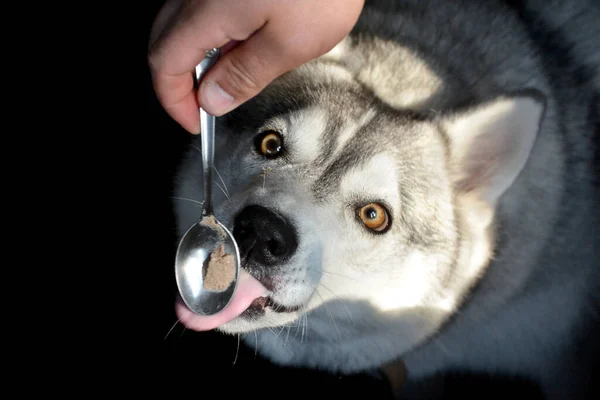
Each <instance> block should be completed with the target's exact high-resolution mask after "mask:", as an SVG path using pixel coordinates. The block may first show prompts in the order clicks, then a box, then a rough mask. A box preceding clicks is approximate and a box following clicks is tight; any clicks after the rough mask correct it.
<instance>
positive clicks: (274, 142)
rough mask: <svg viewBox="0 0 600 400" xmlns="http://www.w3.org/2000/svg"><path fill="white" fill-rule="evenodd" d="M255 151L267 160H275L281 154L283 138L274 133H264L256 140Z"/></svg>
mask: <svg viewBox="0 0 600 400" xmlns="http://www.w3.org/2000/svg"><path fill="white" fill-rule="evenodd" d="M257 139H258V140H257V142H256V150H257V151H258V152H259V153H260V154H261V155H263V156H265V157H267V158H276V157H279V156H280V155H281V153H282V152H283V138H282V137H281V135H280V134H279V132H276V131H266V132H264V133H263V134H262V135H260V136H259V137H258V138H257Z"/></svg>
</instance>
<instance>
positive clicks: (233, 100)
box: [198, 30, 309, 116]
mask: <svg viewBox="0 0 600 400" xmlns="http://www.w3.org/2000/svg"><path fill="white" fill-rule="evenodd" d="M297 55H298V53H297V54H296V55H295V56H291V55H290V52H288V51H286V50H285V47H284V46H283V45H282V44H281V43H279V42H278V41H276V40H273V39H272V38H271V37H269V35H268V33H267V32H266V31H264V30H259V31H257V32H256V33H255V34H254V35H253V36H251V37H250V38H249V39H247V40H245V41H243V42H240V43H238V45H237V46H235V47H234V48H233V49H231V50H229V51H227V52H225V53H224V54H223V55H222V56H221V58H220V59H219V60H218V61H217V63H216V64H215V65H214V67H213V68H211V69H210V70H209V71H208V72H207V73H206V75H205V77H204V78H203V79H202V82H201V84H200V88H199V90H198V102H199V103H200V106H201V107H202V108H204V109H205V110H206V111H207V112H208V113H210V114H212V115H215V116H221V115H223V114H226V113H228V112H229V111H231V110H233V109H235V108H236V107H238V106H239V105H240V104H242V103H244V102H246V101H247V100H249V99H251V98H252V97H254V96H256V95H257V94H258V93H259V92H260V91H262V90H263V89H264V88H265V86H267V85H268V84H269V83H271V81H273V80H274V79H275V78H277V77H278V76H279V75H282V74H283V73H285V72H287V71H289V70H291V69H293V68H295V67H297V66H298V65H300V64H302V63H303V62H305V61H308V59H309V58H308V57H307V58H306V59H301V58H299V57H298V56H297Z"/></svg>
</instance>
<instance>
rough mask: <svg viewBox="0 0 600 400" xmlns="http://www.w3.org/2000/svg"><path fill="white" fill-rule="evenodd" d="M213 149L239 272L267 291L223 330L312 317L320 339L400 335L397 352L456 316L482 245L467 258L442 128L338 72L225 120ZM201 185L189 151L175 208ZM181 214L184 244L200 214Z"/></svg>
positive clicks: (300, 77)
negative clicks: (474, 257)
mask: <svg viewBox="0 0 600 400" xmlns="http://www.w3.org/2000/svg"><path fill="white" fill-rule="evenodd" d="M216 137H217V140H218V144H217V148H216V151H215V156H216V170H215V174H214V178H215V185H216V186H215V189H214V191H213V193H214V194H215V196H216V199H215V214H216V216H217V218H218V219H219V220H221V221H222V222H223V223H224V224H225V225H226V226H228V227H230V229H231V230H232V231H233V233H234V235H235V237H236V239H237V242H238V246H239V249H240V254H241V257H242V266H243V268H244V269H245V270H246V271H248V272H249V273H250V274H251V275H253V276H254V277H255V278H256V279H258V280H259V281H260V282H261V283H262V284H263V285H264V286H265V287H266V288H267V289H268V298H267V299H263V300H262V301H255V302H254V303H253V305H252V306H251V307H250V308H249V309H248V310H247V311H246V312H244V313H243V314H242V315H240V316H239V317H237V318H235V319H233V320H232V321H229V322H227V323H226V324H224V325H222V326H220V327H219V328H218V329H220V330H222V331H224V332H229V333H244V332H251V331H257V330H261V329H263V328H274V327H281V326H293V325H294V324H297V323H298V321H301V320H302V318H301V317H303V316H305V315H310V318H311V319H310V321H309V322H308V323H307V324H306V325H307V329H311V330H312V337H313V338H314V337H323V338H325V337H327V336H328V335H329V336H330V339H331V334H332V332H337V333H336V334H335V335H338V340H340V341H343V340H351V338H352V337H355V336H356V335H362V336H369V335H377V334H379V333H380V332H381V331H385V330H389V329H390V328H391V327H393V329H394V331H395V334H394V336H395V337H397V338H398V339H397V343H395V344H394V346H395V347H396V348H398V349H409V348H410V347H412V346H414V345H415V344H417V343H419V342H420V341H422V340H423V339H424V338H426V337H428V336H429V335H431V334H432V333H434V332H435V330H436V329H438V328H439V326H440V325H441V324H442V323H443V322H444V320H446V319H447V318H448V317H449V316H450V315H451V313H452V312H453V311H454V310H455V307H456V304H457V302H458V300H459V297H460V295H461V293H462V290H464V289H465V288H466V287H468V285H469V284H470V281H471V280H472V279H474V276H475V275H476V273H475V271H471V272H472V273H471V272H469V273H468V274H466V275H465V270H464V269H461V268H457V267H456V265H457V262H458V261H459V260H463V261H462V262H463V263H465V262H466V263H469V262H470V261H465V260H471V259H472V257H471V253H473V251H474V249H475V250H476V247H477V246H475V247H474V246H473V245H471V246H470V247H469V248H470V250H469V251H471V253H469V256H465V251H464V239H465V238H464V232H463V231H464V229H463V228H464V225H465V224H467V225H468V224H469V222H468V221H465V217H464V216H461V215H459V213H457V210H456V209H457V198H456V196H457V194H456V191H455V187H456V185H455V181H456V179H455V177H454V175H453V172H452V171H453V168H452V166H451V165H450V161H449V160H450V155H449V147H448V143H447V141H448V138H447V137H446V136H445V134H444V133H443V132H442V131H441V130H440V127H439V125H438V124H436V123H434V122H432V121H430V120H427V119H425V118H420V117H417V116H415V115H413V114H411V113H402V112H398V111H393V110H391V109H389V108H388V107H386V106H385V105H383V104H381V103H380V102H379V101H377V100H376V99H375V98H374V97H373V96H371V95H370V94H368V92H366V91H365V90H364V89H363V88H362V87H361V86H360V85H358V84H357V83H356V82H354V81H353V80H352V77H351V76H350V75H348V74H347V73H346V72H345V71H344V70H343V69H341V68H340V67H337V66H333V65H329V64H319V63H314V64H312V65H307V66H305V67H303V68H300V69H298V70H297V71H294V72H293V73H289V74H287V75H284V76H283V77H281V78H280V79H278V80H277V81H276V82H274V83H273V84H272V85H270V86H269V87H268V88H267V89H265V91H264V92H263V93H261V94H260V95H259V96H257V97H256V98H255V99H253V100H251V101H250V102H248V103H247V104H245V105H243V106H242V107H240V108H239V109H238V110H235V111H234V112H232V113H230V114H229V115H226V116H224V117H223V118H220V119H219V121H218V124H217V132H216ZM198 143H199V142H198ZM201 173H202V171H201V162H200V152H198V151H194V152H192V153H191V158H190V159H189V160H187V162H186V163H185V164H184V168H183V169H182V170H181V175H180V178H181V181H180V185H179V186H178V188H179V192H178V197H180V198H187V199H192V200H200V201H201V200H202V199H201V196H202V186H201V185H202V184H201ZM219 187H220V188H219ZM176 204H177V211H178V217H179V229H180V233H183V232H184V231H185V230H186V229H187V228H188V227H189V226H190V225H191V224H193V223H194V222H195V221H196V220H197V218H198V215H199V207H197V206H196V205H194V204H193V203H192V202H187V201H181V200H177V203H176ZM486 226H487V224H486ZM475 230H476V229H475ZM484 231H485V227H483V226H482V227H481V232H479V233H473V235H479V236H480V237H482V238H483V237H484V236H485V232H484ZM471 233H472V232H471ZM480 247H482V248H485V246H484V245H483V244H482V245H480ZM484 253H485V252H484ZM465 257H466V258H465ZM484 258H485V257H484ZM482 260H483V258H482ZM480 264H481V263H480ZM349 321H350V322H349ZM335 335H334V336H335ZM293 340H294V339H290V338H288V339H287V345H288V346H291V345H292V344H291V342H292V341H293ZM298 340H299V339H298ZM265 346H267V344H266V342H265ZM267 351H268V350H267ZM275 358H277V356H275Z"/></svg>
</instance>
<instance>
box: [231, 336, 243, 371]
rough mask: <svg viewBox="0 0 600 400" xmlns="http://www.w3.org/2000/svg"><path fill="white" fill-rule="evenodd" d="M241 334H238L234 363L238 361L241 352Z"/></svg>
mask: <svg viewBox="0 0 600 400" xmlns="http://www.w3.org/2000/svg"><path fill="white" fill-rule="evenodd" d="M240 336H241V334H239V333H238V334H237V348H236V349H235V358H234V359H233V365H235V364H236V363H237V359H238V354H239V352H240Z"/></svg>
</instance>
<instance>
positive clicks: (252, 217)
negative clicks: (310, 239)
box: [233, 205, 298, 266]
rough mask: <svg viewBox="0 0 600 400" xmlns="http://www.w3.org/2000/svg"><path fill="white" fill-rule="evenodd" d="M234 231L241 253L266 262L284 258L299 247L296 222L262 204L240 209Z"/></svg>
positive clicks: (259, 262)
mask: <svg viewBox="0 0 600 400" xmlns="http://www.w3.org/2000/svg"><path fill="white" fill-rule="evenodd" d="M233 234H234V236H235V239H236V241H237V242H238V246H239V250H240V255H241V257H242V258H243V259H248V260H249V261H252V262H254V263H258V264H261V265H265V266H271V265H277V264H279V263H281V262H284V261H285V260H287V259H288V258H289V257H290V256H292V255H293V254H294V252H295V251H296V249H297V247H298V240H297V236H296V231H295V229H294V226H293V225H292V224H291V223H290V222H289V221H288V220H287V219H285V218H284V217H282V216H281V215H279V214H277V213H275V212H273V211H271V210H269V209H268V208H265V207H262V206H258V205H251V206H248V207H246V208H244V209H243V210H242V212H240V213H239V215H238V216H237V217H236V219H235V224H234V228H233Z"/></svg>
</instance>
